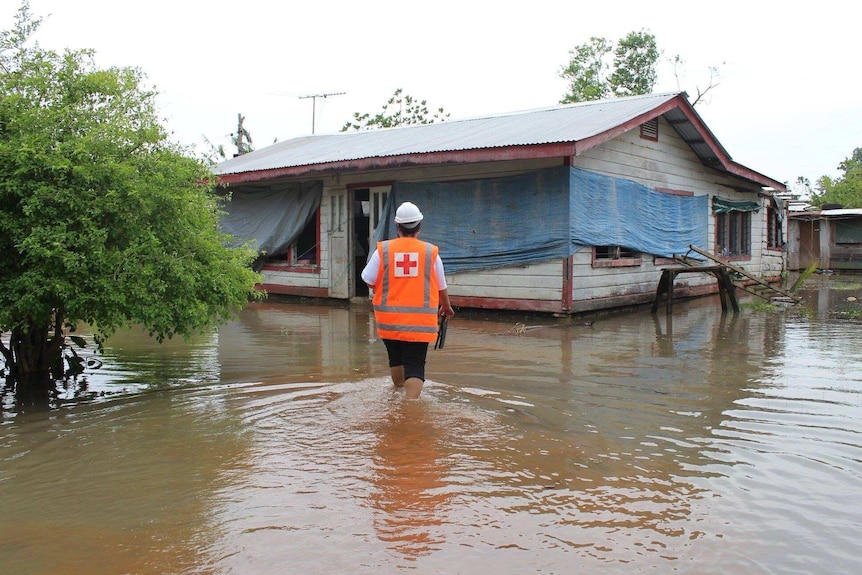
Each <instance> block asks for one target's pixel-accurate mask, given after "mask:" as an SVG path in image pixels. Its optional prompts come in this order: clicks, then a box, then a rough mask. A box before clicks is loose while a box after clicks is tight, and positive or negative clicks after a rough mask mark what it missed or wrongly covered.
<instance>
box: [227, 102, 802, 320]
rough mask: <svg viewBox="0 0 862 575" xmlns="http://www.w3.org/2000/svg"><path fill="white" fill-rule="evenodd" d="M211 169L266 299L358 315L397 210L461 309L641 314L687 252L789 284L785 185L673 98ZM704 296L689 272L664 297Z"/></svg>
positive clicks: (699, 280)
mask: <svg viewBox="0 0 862 575" xmlns="http://www.w3.org/2000/svg"><path fill="white" fill-rule="evenodd" d="M215 172H216V174H217V175H218V177H219V181H220V185H221V186H222V187H223V189H224V190H225V191H226V192H230V193H231V201H230V202H229V203H228V204H227V211H228V213H227V215H226V216H225V218H224V219H223V226H224V229H225V230H226V231H227V232H229V233H231V234H232V235H234V236H235V237H237V238H240V239H245V240H252V241H253V242H254V243H255V244H256V245H257V247H258V248H259V249H260V250H261V252H262V254H263V255H262V256H261V258H260V260H259V262H258V267H259V268H260V269H261V270H262V273H263V275H264V278H265V279H264V283H263V285H262V286H261V288H262V289H265V290H267V291H268V292H271V293H281V294H293V295H300V296H313V297H323V298H336V299H343V300H353V301H367V298H368V295H369V294H368V288H367V286H366V285H365V284H364V283H363V282H362V280H361V279H360V277H359V272H360V271H361V269H362V267H363V265H364V263H365V261H366V258H367V255H368V250H370V249H373V248H374V246H375V245H376V241H378V240H380V239H386V238H389V237H392V236H393V235H394V229H393V223H392V216H393V212H394V209H395V207H397V205H398V204H400V203H401V202H402V201H406V200H410V201H413V202H415V203H416V204H417V205H419V206H420V208H421V209H422V211H423V213H424V214H425V222H424V223H423V227H422V239H425V240H427V241H430V242H433V243H435V244H437V245H439V246H440V254H441V256H442V257H443V260H444V262H445V266H446V276H447V281H448V283H449V293H450V297H451V300H452V303H453V305H456V306H461V307H471V308H486V309H508V310H527V311H537V312H549V313H559V314H573V313H581V312H589V311H595V310H601V309H609V308H616V307H622V306H628V305H635V304H641V303H646V302H649V301H651V300H652V299H653V298H654V295H655V291H656V286H657V282H658V280H659V277H660V275H661V269H662V268H663V267H666V266H672V265H674V264H675V263H676V262H674V260H672V259H671V258H672V257H673V255H674V254H680V253H683V254H684V253H686V252H687V251H688V248H689V246H690V245H696V246H698V247H700V248H701V249H705V250H707V251H711V252H713V253H715V254H719V255H721V256H722V257H725V258H727V259H728V260H731V261H732V262H733V263H734V264H736V265H739V266H742V267H744V268H745V269H746V271H748V272H750V273H752V274H755V275H756V276H758V277H762V278H764V279H771V280H777V279H778V278H780V276H781V273H782V272H783V270H784V264H785V261H784V252H783V251H782V246H783V245H784V237H785V236H784V226H783V221H784V219H785V216H784V211H783V207H782V206H783V203H781V202H776V201H775V200H774V198H773V194H774V193H776V192H783V191H785V186H784V185H783V184H781V183H779V182H777V181H776V180H773V179H771V178H769V177H767V176H765V175H763V174H760V173H758V172H756V171H754V170H752V169H749V168H747V167H745V166H742V165H740V164H737V163H736V162H734V161H733V160H732V159H731V157H730V155H729V154H728V153H727V151H726V150H725V149H724V148H723V147H722V146H721V144H720V143H719V142H718V140H717V139H716V138H715V136H714V135H713V133H712V132H711V131H710V129H709V128H708V127H707V126H706V124H705V123H704V122H703V120H702V119H701V118H700V116H699V115H698V114H697V112H696V111H695V110H694V108H693V107H692V106H691V104H690V103H689V102H688V99H687V96H686V94H685V93H684V92H675V93H666V94H652V95H645V96H633V97H628V98H619V99H613V100H600V101H594V102H584V103H578V104H573V105H565V106H556V107H551V108H545V109H538V110H531V111H526V112H518V113H511V114H500V115H493V116H488V117H481V118H474V119H467V120H460V121H448V122H443V123H437V124H426V125H413V126H409V127H398V128H392V129H385V130H371V131H361V132H350V133H339V134H331V135H312V136H306V137H299V138H295V139H292V140H287V141H284V142H280V143H277V144H273V145H271V146H268V147H266V148H263V149H260V150H256V151H254V152H251V153H248V154H245V155H242V156H238V157H235V158H232V159H229V160H227V161H225V162H222V163H221V164H219V165H218V166H217V167H216V170H215ZM701 275H703V277H700V276H701ZM715 289H716V288H715V285H714V281H712V280H711V279H710V277H709V276H707V275H705V274H688V275H687V276H686V278H685V281H681V282H679V284H678V285H677V286H676V289H675V293H676V294H677V295H682V296H696V295H703V294H707V293H712V292H714V291H715Z"/></svg>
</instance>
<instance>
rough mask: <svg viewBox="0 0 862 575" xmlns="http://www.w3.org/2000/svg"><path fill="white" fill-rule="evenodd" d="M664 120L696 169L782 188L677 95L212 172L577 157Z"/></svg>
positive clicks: (373, 135) (426, 128)
mask: <svg viewBox="0 0 862 575" xmlns="http://www.w3.org/2000/svg"><path fill="white" fill-rule="evenodd" d="M659 116H664V117H665V119H666V120H667V121H668V122H669V123H670V124H671V126H673V127H674V129H675V130H676V132H677V133H678V134H679V136H680V137H681V138H682V139H683V140H684V141H685V142H686V143H687V144H688V145H689V146H690V147H691V149H692V151H694V153H695V154H696V155H697V156H698V157H699V158H700V160H701V162H703V164H704V165H706V166H708V167H711V168H713V169H716V170H719V171H724V172H727V173H729V174H731V175H733V176H736V177H739V178H742V179H744V180H748V181H751V182H756V183H758V184H760V185H761V186H765V187H772V188H774V189H776V190H779V191H780V190H783V189H785V186H784V184H782V183H780V182H777V181H776V180H773V179H771V178H768V177H767V176H765V175H763V174H760V173H758V172H755V171H754V170H751V169H749V168H746V167H745V166H742V165H740V164H737V163H736V162H734V161H733V160H732V159H731V157H730V155H729V154H728V153H727V151H726V150H725V149H724V147H723V146H722V145H721V144H720V143H719V142H718V140H717V139H716V138H715V136H714V135H713V134H712V132H711V131H710V130H709V128H708V127H707V126H706V124H705V123H704V122H703V120H702V119H701V118H700V116H699V115H698V114H697V112H696V111H695V110H694V108H693V107H692V106H691V104H690V103H689V102H688V98H687V97H686V95H685V92H675V93H667V94H650V95H645V96H633V97H630V98H618V99H612V100H599V101H594V102H581V103H578V104H570V105H566V106H557V107H552V108H544V109H539V110H530V111H526V112H517V113H510V114H499V115H494V116H487V117H481V118H472V119H466V120H453V121H448V122H441V123H437V124H423V125H413V126H403V127H398V128H390V129H381V130H370V131H362V132H349V133H339V134H329V135H317V136H304V137H299V138H294V139H291V140H287V141H285V142H280V143H277V144H273V145H271V146H268V147H266V148H261V149H260V150H255V151H254V152H250V153H248V154H244V155H242V156H237V157H235V158H231V159H229V160H226V161H225V162H222V163H221V164H219V165H218V166H216V169H215V173H216V174H217V175H218V176H219V181H220V182H221V183H222V184H225V185H229V184H239V183H254V182H262V181H266V180H273V179H287V178H300V177H305V178H307V177H318V176H323V175H327V174H331V173H335V172H347V171H366V170H374V169H385V168H398V167H408V166H428V165H446V164H466V163H476V162H486V161H502V160H517V159H541V158H552V157H567V156H578V155H580V154H583V153H584V152H586V151H587V150H589V149H591V148H593V147H595V146H598V145H601V144H603V143H605V142H607V141H609V140H611V139H613V138H615V137H617V136H619V135H620V134H622V133H624V132H626V131H629V130H631V129H634V128H636V127H638V126H640V125H641V124H642V123H643V122H645V121H648V120H651V119H653V118H657V117H659Z"/></svg>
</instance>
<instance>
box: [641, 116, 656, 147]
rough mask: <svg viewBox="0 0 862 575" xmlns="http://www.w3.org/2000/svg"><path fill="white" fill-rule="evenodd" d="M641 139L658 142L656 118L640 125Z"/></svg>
mask: <svg viewBox="0 0 862 575" xmlns="http://www.w3.org/2000/svg"><path fill="white" fill-rule="evenodd" d="M641 138H643V139H644V140H652V141H653V142H658V118H653V119H652V120H647V121H646V122H644V123H643V124H641Z"/></svg>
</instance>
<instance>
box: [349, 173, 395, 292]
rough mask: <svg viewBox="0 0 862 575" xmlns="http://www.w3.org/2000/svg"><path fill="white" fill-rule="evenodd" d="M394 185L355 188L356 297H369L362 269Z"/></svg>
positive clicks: (373, 247) (354, 263) (354, 267)
mask: <svg viewBox="0 0 862 575" xmlns="http://www.w3.org/2000/svg"><path fill="white" fill-rule="evenodd" d="M391 189H392V186H374V187H367V188H353V190H352V195H351V197H352V200H353V286H354V292H355V293H354V294H353V295H354V296H355V297H363V296H364V297H368V295H369V291H368V286H367V285H366V284H365V282H364V281H362V277H361V274H362V269H363V268H364V267H365V262H367V261H368V254H369V253H370V250H374V249H376V246H375V245H374V231H375V230H376V229H377V226H378V225H379V224H380V221H381V219H382V218H383V211H384V208H385V207H386V200H387V199H388V198H389V192H390V190H391Z"/></svg>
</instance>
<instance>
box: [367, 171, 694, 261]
mask: <svg viewBox="0 0 862 575" xmlns="http://www.w3.org/2000/svg"><path fill="white" fill-rule="evenodd" d="M404 201H411V202H414V203H415V204H417V205H418V206H419V208H420V209H421V210H422V212H423V214H424V216H425V219H424V221H423V223H422V232H421V233H422V236H421V237H422V239H424V240H427V241H429V242H432V243H434V244H437V245H438V246H439V247H440V254H441V256H442V257H443V259H444V262H445V265H446V270H447V273H457V272H465V271H479V270H485V269H494V268H500V267H510V266H518V265H526V264H532V263H538V262H542V261H548V260H556V259H562V258H566V257H568V256H570V255H571V254H573V253H575V252H576V251H578V250H579V249H581V248H583V247H585V246H609V245H618V246H622V247H625V248H628V249H631V250H634V251H637V252H641V253H645V254H654V255H657V256H662V257H671V256H672V255H673V254H675V253H686V252H688V251H689V245H691V244H694V245H698V246H704V245H706V241H707V217H708V213H709V208H708V198H707V196H683V195H672V194H667V193H662V192H659V191H657V190H654V189H652V188H650V187H648V186H644V185H643V184H639V183H637V182H633V181H631V180H626V179H623V178H615V177H611V176H605V175H602V174H597V173H594V172H589V171H587V170H583V169H579V168H572V167H566V166H561V167H559V168H549V169H545V170H539V171H535V172H530V173H526V174H521V175H516V176H508V177H500V178H487V179H479V180H466V181H455V182H418V183H413V182H411V183H405V182H397V183H396V184H395V185H394V186H393V188H392V193H390V194H389V198H388V200H387V204H386V206H385V209H384V211H385V213H384V214H383V217H382V219H381V220H382V223H381V225H380V226H379V227H378V229H377V232H376V234H375V240H376V241H379V240H382V239H388V238H392V237H394V236H395V230H394V223H393V221H392V220H393V216H394V211H395V208H396V207H397V206H398V205H399V204H400V203H401V202H404Z"/></svg>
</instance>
